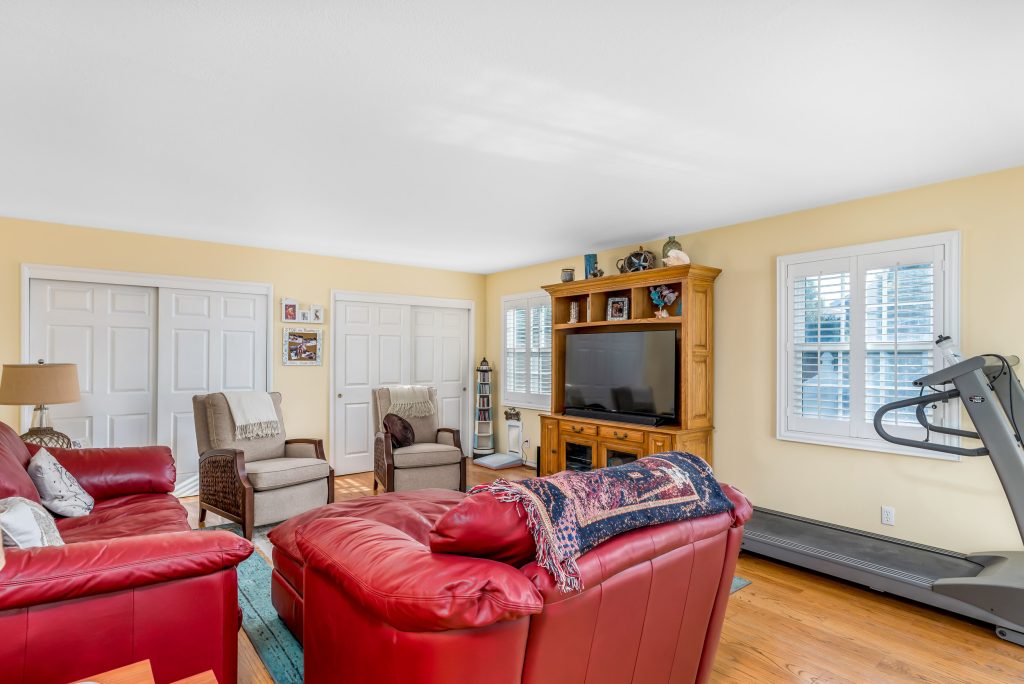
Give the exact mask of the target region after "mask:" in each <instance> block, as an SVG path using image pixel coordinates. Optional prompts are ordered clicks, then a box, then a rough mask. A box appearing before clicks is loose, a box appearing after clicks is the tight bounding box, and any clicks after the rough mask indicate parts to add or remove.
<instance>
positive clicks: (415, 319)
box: [412, 306, 470, 444]
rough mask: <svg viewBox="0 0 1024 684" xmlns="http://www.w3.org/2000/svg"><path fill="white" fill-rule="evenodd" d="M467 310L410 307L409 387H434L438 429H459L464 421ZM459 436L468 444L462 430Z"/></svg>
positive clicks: (467, 329) (466, 368)
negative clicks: (410, 376) (411, 377)
mask: <svg viewBox="0 0 1024 684" xmlns="http://www.w3.org/2000/svg"><path fill="white" fill-rule="evenodd" d="M468 344H469V311H467V310H466V309H447V308H440V307H426V306H414V307H413V308H412V362H413V365H412V375H413V379H412V384H414V385H428V386H431V387H436V388H437V404H438V414H439V415H438V417H437V418H438V420H437V423H438V425H439V426H441V427H447V428H454V429H456V430H461V429H463V424H464V422H465V419H466V412H467V402H468V401H469V395H468V394H467V387H468V379H467V377H466V375H467V373H468V359H467V355H468V349H467V346H468ZM462 437H463V439H464V440H467V441H466V442H465V443H466V444H469V442H468V439H469V437H470V436H469V435H467V433H466V431H465V430H463V431H462Z"/></svg>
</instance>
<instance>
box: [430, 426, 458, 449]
mask: <svg viewBox="0 0 1024 684" xmlns="http://www.w3.org/2000/svg"><path fill="white" fill-rule="evenodd" d="M442 435H444V438H445V439H451V444H452V446H453V447H455V448H456V449H458V450H459V451H462V437H461V433H460V432H459V430H456V429H454V428H438V429H437V436H436V437H434V441H435V442H437V443H438V444H447V443H448V442H442V441H441V439H442Z"/></svg>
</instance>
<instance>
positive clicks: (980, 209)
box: [486, 167, 1024, 551]
mask: <svg viewBox="0 0 1024 684" xmlns="http://www.w3.org/2000/svg"><path fill="white" fill-rule="evenodd" d="M951 229H956V230H959V231H961V235H962V239H963V253H962V269H963V270H962V303H961V325H962V331H961V332H962V335H961V340H960V344H961V348H962V350H963V351H964V353H966V354H977V353H984V352H1002V353H1012V354H1020V355H1022V356H1024V306H1022V304H1021V299H1022V297H1021V293H1022V288H1021V287H1020V283H1019V273H1020V264H1019V261H1020V258H1021V257H1022V256H1024V167H1021V168H1016V169H1011V170H1008V171H1002V172H998V173H992V174H987V175H983V176H976V177H972V178H965V179H961V180H956V181H952V182H948V183H941V184H936V185H930V186H926V187H923V188H917V189H913V190H907V191H904V192H897V193H892V194H887V195H880V196H876V197H870V198H867V199H862V200H857V201H852V202H845V203H843V204H837V205H832V206H827V207H821V208H817V209H810V210H807V211H801V212H798V213H794V214H787V215H784V216H776V217H773V218H768V219H762V220H758V221H751V222H749V223H742V224H738V225H734V226H728V227H724V228H718V229H715V230H708V231H703V232H700V233H695V234H691V235H686V236H681V237H680V238H679V241H680V242H681V243H682V244H683V248H684V250H686V251H687V252H688V253H689V254H690V256H691V257H692V258H693V260H694V262H696V263H701V264H707V265H709V266H717V267H719V268H721V269H723V273H722V275H721V276H720V277H719V278H718V281H717V284H716V288H715V354H716V361H715V424H716V431H715V447H714V453H715V469H716V471H717V473H718V475H719V477H721V478H722V479H723V480H724V481H727V482H730V483H733V484H735V485H737V486H738V487H740V488H741V489H743V490H744V491H745V492H746V493H747V494H748V496H750V498H751V499H752V500H753V501H754V502H755V504H757V505H760V506H764V507H766V508H774V509H778V510H782V511H787V512H790V513H795V514H798V515H804V516H808V517H812V518H817V519H822V520H827V521H830V522H833V523H838V524H842V525H848V526H850V527H856V528H859V529H864V530H871V531H875V532H880V533H885V534H889V535H892V536H898V537H902V538H905V539H910V540H913V541H917V542H921V543H925V544H932V545H935V546H940V547H945V548H950V549H954V550H960V551H971V550H973V551H978V550H984V549H989V548H993V549H994V548H1001V549H1004V548H1020V547H1021V540H1020V538H1019V536H1018V534H1017V531H1016V528H1015V526H1014V524H1013V518H1012V516H1011V514H1010V509H1009V506H1008V505H1007V503H1006V499H1005V496H1004V495H1003V492H1002V489H1001V488H1000V486H999V482H998V480H997V478H996V475H995V473H994V472H993V470H992V467H991V465H990V464H989V460H988V459H987V458H978V459H967V460H964V461H962V462H960V463H950V462H947V461H939V460H935V459H928V458H921V457H911V456H896V455H890V454H880V453H874V452H865V451H857V450H853V449H842V448H830V447H822V446H815V445H808V444H798V443H795V442H783V441H778V440H776V439H775V390H776V387H775V375H776V373H775V364H776V352H775V349H776V343H775V335H776V330H775V327H776V325H775V319H776V303H775V259H776V257H777V256H779V255H781V254H788V253H795V252H803V251H808V250H816V249H824V248H828V247H838V246H842V245H849V244H857V243H861V242H873V241H877V240H887V239H892V238H897V237H905V236H910V235H920V234H925V233H934V232H939V231H945V230H951ZM661 245H662V242H661V241H653V242H650V243H647V244H645V247H647V248H649V249H652V250H653V251H655V252H656V253H658V254H659V255H660V253H661ZM635 248H636V245H628V246H624V247H622V248H619V249H613V250H609V251H604V252H600V253H599V255H598V263H599V264H600V265H601V267H602V268H604V270H605V272H606V273H612V272H615V268H614V262H615V260H616V259H618V258H619V257H622V256H623V255H625V254H626V253H627V252H629V251H631V250H632V249H635ZM569 266H572V267H575V268H576V273H577V275H578V276H579V277H582V273H583V259H582V256H581V257H579V258H575V259H564V260H559V261H553V262H550V263H547V264H543V265H539V266H531V267H528V268H522V269H517V270H514V271H507V272H504V273H499V274H496V275H493V276H489V277H488V278H487V306H486V311H487V335H486V338H487V343H488V346H487V356H488V358H489V359H491V360H492V361H493V362H494V363H495V364H496V365H498V366H500V364H501V339H502V329H501V297H502V295H506V294H513V293H518V292H526V291H531V290H536V289H538V288H539V287H540V286H541V285H544V284H548V283H553V282H557V281H558V277H559V273H560V270H561V268H562V267H569ZM499 370H500V369H499ZM495 375H496V378H497V382H498V383H500V379H501V373H500V372H498V373H495ZM498 396H500V395H498ZM496 413H497V415H498V422H497V424H496V426H495V427H496V432H497V434H498V438H499V443H500V444H502V443H503V442H504V439H505V429H504V420H503V418H502V416H501V411H500V410H499V411H497V412H496ZM523 414H524V422H525V423H526V426H525V432H526V436H527V438H528V439H529V440H530V449H531V450H535V447H536V445H537V443H538V436H539V421H538V420H537V419H536V415H537V413H536V412H531V411H524V412H523ZM531 456H534V453H531ZM883 504H887V505H892V506H895V507H896V522H897V524H896V527H882V526H881V524H880V522H879V516H880V511H879V508H880V506H881V505H883Z"/></svg>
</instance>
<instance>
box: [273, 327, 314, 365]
mask: <svg viewBox="0 0 1024 684" xmlns="http://www.w3.org/2000/svg"><path fill="white" fill-rule="evenodd" d="M281 350H282V357H283V358H282V359H281V361H282V363H284V365H286V366H320V365H323V329H322V328H284V339H283V340H282V342H281Z"/></svg>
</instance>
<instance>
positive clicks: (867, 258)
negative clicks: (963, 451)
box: [775, 231, 961, 461]
mask: <svg viewBox="0 0 1024 684" xmlns="http://www.w3.org/2000/svg"><path fill="white" fill-rule="evenodd" d="M920 249H936V250H937V249H941V250H942V260H941V263H936V268H935V280H936V284H937V287H940V288H941V291H942V294H941V299H940V301H938V302H937V310H936V312H935V315H936V318H937V319H938V320H937V323H936V325H941V328H942V330H936V331H935V333H936V335H938V334H940V333H941V334H943V335H949V336H950V337H952V338H953V340H954V341H955V342H957V343H959V342H960V339H961V338H960V232H959V231H946V232H942V233H931V234H927V235H919V236H914V237H909V238H898V239H895V240H884V241H879V242H870V243H863V244H857V245H849V246H846V247H838V248H832V249H823V250H815V251H810V252H801V253H797V254H787V255H783V256H779V257H777V259H776V279H777V282H776V306H777V319H776V345H777V346H776V383H775V384H776V404H775V414H776V438H777V439H779V440H784V441H790V442H803V443H807V444H819V445H824V446H836V447H843V448H849V449H859V450H862V451H876V452H881V453H890V454H900V455H908V456H919V457H925V458H932V459H939V460H947V461H959V460H960V457H959V456H955V455H953V454H942V453H939V452H934V451H927V450H924V449H915V448H912V447H904V446H901V445H898V444H892V443H890V442H886V441H884V440H883V439H882V438H881V437H878V436H877V435H874V434H873V432H874V431H873V430H870V431H868V432H871V433H872V435H871V436H865V431H863V430H858V429H857V428H856V426H854V427H853V428H851V429H850V430H848V432H849V434H835V432H836V430H835V429H834V426H832V429H831V430H829V425H828V424H827V423H830V422H832V421H823V423H822V425H821V426H820V427H822V428H823V429H822V430H821V431H820V432H815V431H813V430H810V429H798V428H795V427H794V426H793V425H791V424H790V420H789V418H790V416H789V407H790V403H789V402H790V401H791V400H792V396H793V395H792V391H793V384H792V383H793V377H794V376H793V375H792V374H793V352H794V347H795V344H794V341H793V339H792V331H793V325H792V321H791V302H790V299H791V292H790V279H791V277H792V276H791V273H792V272H793V271H799V270H801V269H804V270H806V269H807V268H809V267H810V266H812V265H814V264H823V263H825V262H828V261H835V260H847V261H850V260H854V261H853V264H852V265H851V269H850V271H851V276H850V277H851V304H850V306H851V312H850V313H851V330H853V331H858V330H859V332H860V339H858V340H854V339H851V341H850V357H851V366H852V368H851V381H850V421H851V424H852V422H853V421H854V420H863V419H864V410H865V408H864V387H863V385H864V377H865V374H866V368H865V365H864V357H865V355H866V351H867V348H868V345H867V343H866V341H865V339H864V337H863V329H864V325H865V322H864V320H863V318H864V317H865V312H866V308H865V305H864V302H863V297H864V293H863V288H864V283H863V282H861V278H860V272H862V271H865V270H866V268H867V267H866V266H865V265H864V263H867V264H870V263H871V262H872V261H878V260H879V258H880V257H883V255H885V254H887V253H891V252H903V251H911V250H920ZM856 260H863V262H864V263H861V262H860V261H856ZM855 270H856V271H857V272H854V271H855ZM857 343H859V344H857ZM933 354H934V359H935V366H934V367H935V368H940V367H941V365H940V364H941V363H942V362H941V356H940V355H939V352H938V350H937V348H936V349H933ZM854 359H855V361H854ZM858 365H859V370H860V374H859V375H858V382H857V383H855V382H854V381H853V377H852V373H853V368H857V367H858ZM960 413H961V411H960V406H959V403H958V402H957V403H954V402H950V404H948V405H947V406H945V407H944V408H943V412H942V418H941V420H942V422H941V424H942V425H944V426H947V427H954V428H956V427H958V426H959V423H960ZM813 420H814V419H808V418H802V419H800V420H799V421H795V422H798V423H799V424H801V425H803V426H807V427H812V426H813V425H811V426H808V423H809V422H811V421H813ZM835 422H837V423H838V422H841V421H835ZM891 431H892V430H891ZM940 438H941V439H942V441H943V443H946V444H957V443H958V441H959V440H957V439H956V438H951V437H950V438H945V437H943V436H941V435H935V434H933V435H932V440H933V441H940Z"/></svg>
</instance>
